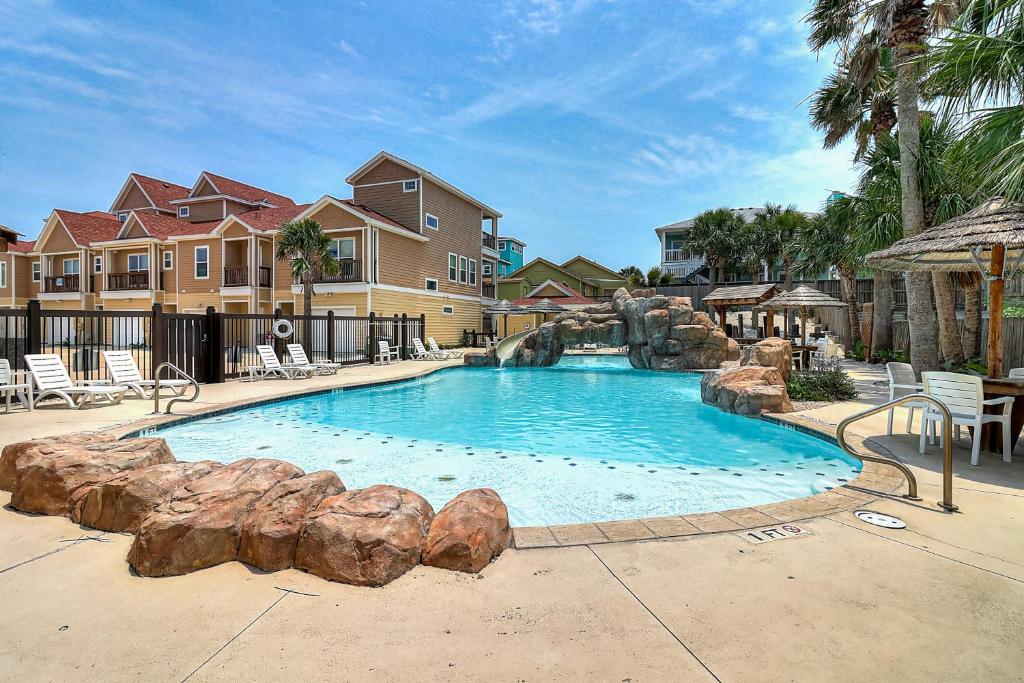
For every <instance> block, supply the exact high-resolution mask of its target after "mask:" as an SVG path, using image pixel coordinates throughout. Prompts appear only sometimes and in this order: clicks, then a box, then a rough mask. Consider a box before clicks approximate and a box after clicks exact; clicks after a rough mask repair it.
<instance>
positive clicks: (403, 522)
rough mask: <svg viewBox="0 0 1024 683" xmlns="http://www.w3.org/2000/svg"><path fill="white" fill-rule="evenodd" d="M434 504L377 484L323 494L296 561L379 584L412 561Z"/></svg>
mask: <svg viewBox="0 0 1024 683" xmlns="http://www.w3.org/2000/svg"><path fill="white" fill-rule="evenodd" d="M433 518H434V509H433V508H432V507H431V506H430V503H428V502H427V501H426V499H424V498H423V497H421V496H419V495H418V494H416V493H413V492H412V491H409V490H408V489H403V488H399V487H397V486H387V485H383V484H379V485H377V486H371V487H369V488H366V489H360V490H357V491H346V492H345V493H341V494H338V495H336V496H331V497H330V498H326V499H324V501H323V502H322V503H320V506H319V507H318V508H317V509H316V511H314V512H313V513H312V514H311V515H310V516H309V518H308V520H307V521H306V527H305V529H304V530H303V532H302V536H301V537H300V538H299V545H298V548H297V549H296V551H295V566H296V567H299V568H301V569H305V570H307V571H309V572H310V573H312V574H316V575H317V576H322V577H323V578H325V579H330V580H332V581H341V582H342V583H349V584H354V585H357V586H383V585H384V584H386V583H390V582H391V581H394V580H395V579H397V578H398V577H399V576H401V575H402V574H404V573H406V572H407V571H409V570H410V569H412V568H413V567H415V566H416V564H417V563H418V562H419V561H420V551H421V550H422V548H423V541H424V539H425V538H426V535H427V530H428V528H429V527H430V522H431V520H433Z"/></svg>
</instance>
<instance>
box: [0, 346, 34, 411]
mask: <svg viewBox="0 0 1024 683" xmlns="http://www.w3.org/2000/svg"><path fill="white" fill-rule="evenodd" d="M0 394H3V396H4V412H5V413H9V412H11V396H15V397H17V399H18V400H19V401H21V405H23V406H25V407H26V408H28V409H29V410H32V383H31V382H15V381H14V373H13V372H11V362H10V361H9V360H7V359H6V358H0Z"/></svg>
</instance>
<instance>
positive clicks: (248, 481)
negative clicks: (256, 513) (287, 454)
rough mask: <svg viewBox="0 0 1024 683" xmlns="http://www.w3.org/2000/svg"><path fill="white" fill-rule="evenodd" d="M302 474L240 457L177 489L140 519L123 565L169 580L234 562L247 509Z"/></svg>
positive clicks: (283, 464)
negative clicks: (277, 486) (150, 512)
mask: <svg viewBox="0 0 1024 683" xmlns="http://www.w3.org/2000/svg"><path fill="white" fill-rule="evenodd" d="M302 474H303V472H302V470H300V469H299V468H298V467H296V466H295V465H292V464H290V463H287V462H283V461H281V460H269V459H253V458H246V459H244V460H238V461H237V462H233V463H231V464H230V465H226V466H224V467H222V468H220V469H218V470H216V471H214V472H213V473H211V474H209V475H207V476H205V477H203V478H202V479H198V480H196V481H194V482H192V483H189V484H187V485H185V486H183V487H182V488H180V489H178V490H177V491H175V492H174V495H173V496H172V497H171V499H170V500H169V501H167V502H166V503H163V504H162V505H160V507H158V508H157V509H156V510H155V511H154V512H153V513H152V514H150V515H149V516H148V517H146V519H145V521H143V523H142V525H141V526H140V527H139V531H138V533H137V534H136V535H135V541H134V542H133V543H132V547H131V549H130V550H129V551H128V562H129V564H131V565H132V567H134V568H135V571H137V572H138V573H139V574H141V575H142V576H174V575H177V574H186V573H188V572H191V571H195V570H197V569H203V568H205V567H212V566H214V565H216V564H220V563H222V562H230V561H231V560H234V559H235V558H237V557H238V546H239V543H240V542H241V536H242V522H243V521H244V520H245V518H246V517H247V516H248V514H249V511H250V510H252V508H253V507H254V506H255V505H256V503H257V501H259V499H260V498H262V497H263V494H265V493H266V492H267V491H269V490H270V488H271V487H272V486H274V485H275V484H277V483H278V482H280V481H285V480H288V479H295V478H296V477H301V476H302Z"/></svg>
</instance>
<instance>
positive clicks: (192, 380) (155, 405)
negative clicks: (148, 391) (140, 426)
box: [150, 363, 199, 415]
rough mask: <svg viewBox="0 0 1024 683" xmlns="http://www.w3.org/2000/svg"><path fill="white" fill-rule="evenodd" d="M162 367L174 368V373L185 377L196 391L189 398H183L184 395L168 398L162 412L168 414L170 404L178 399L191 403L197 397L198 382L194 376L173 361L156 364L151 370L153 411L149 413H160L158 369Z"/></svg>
mask: <svg viewBox="0 0 1024 683" xmlns="http://www.w3.org/2000/svg"><path fill="white" fill-rule="evenodd" d="M164 368H170V369H171V370H174V371H175V372H176V373H178V376H179V377H183V378H185V379H187V380H188V381H189V382H190V383H191V384H192V386H193V387H195V389H196V392H195V393H194V394H192V396H191V397H190V398H185V397H184V396H175V397H174V398H172V399H171V400H169V401H168V402H167V405H166V406H164V413H166V414H167V415H170V414H171V406H172V405H174V404H175V403H177V402H178V401H185V402H186V403H191V402H192V401H195V400H196V399H197V398H199V382H197V381H196V380H195V378H194V377H192V375H190V374H188V373H187V372H185V371H184V370H182V369H181V368H179V367H178V366H177V365H175V364H174V363H161V364H160V365H158V366H156V370H154V371H153V380H154V384H153V412H152V413H150V414H151V415H159V414H160V371H161V370H163V369H164Z"/></svg>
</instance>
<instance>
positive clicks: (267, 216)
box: [217, 204, 312, 231]
mask: <svg viewBox="0 0 1024 683" xmlns="http://www.w3.org/2000/svg"><path fill="white" fill-rule="evenodd" d="M311 206H312V204H293V205H292V206H279V207H276V208H269V207H260V208H258V209H254V210H252V211H245V212H243V213H239V214H232V215H230V216H228V217H227V218H225V219H224V220H223V221H218V223H219V224H218V226H217V230H218V231H222V230H224V229H225V228H226V227H227V226H228V225H230V224H231V222H232V221H234V222H237V223H241V224H242V225H245V226H246V227H249V228H251V229H253V230H263V231H270V230H277V229H278V228H279V227H280V226H281V224H282V223H286V222H288V221H290V220H292V219H294V218H295V217H296V216H298V215H299V214H301V213H302V212H303V211H305V210H306V209H308V208H309V207H311Z"/></svg>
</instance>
